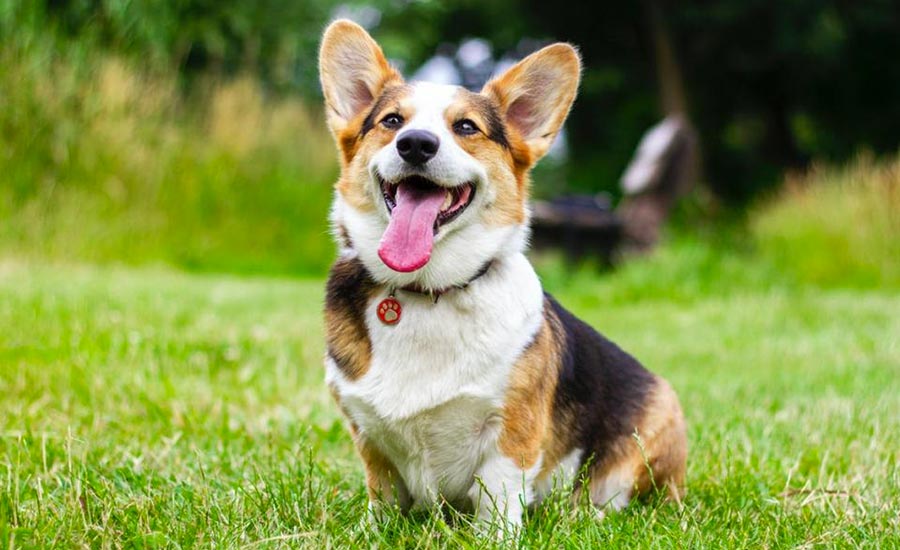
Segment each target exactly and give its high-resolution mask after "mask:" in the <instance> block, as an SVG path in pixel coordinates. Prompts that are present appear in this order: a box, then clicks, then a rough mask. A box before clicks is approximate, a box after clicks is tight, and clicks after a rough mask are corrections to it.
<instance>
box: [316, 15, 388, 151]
mask: <svg viewBox="0 0 900 550" xmlns="http://www.w3.org/2000/svg"><path fill="white" fill-rule="evenodd" d="M319 79H320V80H321V82H322V92H323V93H324V94H325V105H326V110H327V116H328V126H329V127H330V128H331V131H332V132H333V133H334V134H335V136H337V135H338V134H339V133H340V132H341V131H342V130H343V129H344V128H346V126H347V124H348V123H349V122H350V121H351V120H352V119H353V118H354V117H356V116H357V115H359V114H360V113H361V112H362V111H363V110H365V108H366V107H368V106H369V105H371V104H372V103H373V102H374V101H375V98H377V97H378V95H379V94H380V93H381V91H382V90H383V89H384V87H385V85H387V84H388V83H389V82H391V81H394V80H396V81H398V82H400V81H402V80H403V79H402V77H401V76H400V73H398V72H397V71H396V70H395V69H394V68H393V67H391V65H390V63H388V61H387V59H385V57H384V54H383V53H382V51H381V48H380V47H378V44H377V43H376V42H375V40H373V39H372V37H371V36H369V33H367V32H366V30H365V29H363V28H362V27H360V26H359V25H357V24H356V23H354V22H352V21H349V20H347V19H339V20H337V21H335V22H334V23H332V24H331V25H329V26H328V28H327V29H325V34H324V35H323V36H322V46H321V48H320V49H319Z"/></svg>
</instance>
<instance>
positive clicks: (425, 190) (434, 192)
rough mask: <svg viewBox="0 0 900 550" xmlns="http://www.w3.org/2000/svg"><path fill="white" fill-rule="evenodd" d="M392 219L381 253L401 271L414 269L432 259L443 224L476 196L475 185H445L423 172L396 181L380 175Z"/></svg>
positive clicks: (384, 237)
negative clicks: (422, 174) (423, 174)
mask: <svg viewBox="0 0 900 550" xmlns="http://www.w3.org/2000/svg"><path fill="white" fill-rule="evenodd" d="M378 180H379V183H380V184H381V193H382V195H383V196H384V203H385V205H387V209H388V214H390V216H391V219H390V222H389V223H388V226H387V228H386V229H385V230H384V234H383V235H382V236H381V244H380V245H379V248H378V256H379V257H380V258H381V260H382V261H383V262H384V263H385V265H387V266H388V267H390V268H391V269H393V270H394V271H399V272H401V273H409V272H411V271H415V270H417V269H419V268H421V267H422V266H424V265H425V264H427V263H428V260H429V259H431V250H432V248H433V247H434V236H435V234H437V232H438V229H440V227H441V226H442V225H443V224H446V223H449V222H451V221H452V220H454V219H456V218H457V217H458V216H459V215H460V214H462V213H463V212H464V211H465V209H466V208H467V207H468V206H469V205H470V204H471V203H472V199H473V198H474V197H475V185H474V184H472V183H464V184H462V185H457V186H455V187H443V186H440V185H437V184H435V183H434V182H432V181H431V180H429V179H427V178H424V177H422V176H410V177H408V178H404V179H402V180H400V181H398V182H396V183H392V182H387V181H384V180H383V179H382V178H381V177H379V178H378Z"/></svg>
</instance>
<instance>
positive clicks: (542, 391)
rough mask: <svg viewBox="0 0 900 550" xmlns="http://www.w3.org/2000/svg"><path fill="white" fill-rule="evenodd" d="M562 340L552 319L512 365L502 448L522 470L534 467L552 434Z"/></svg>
mask: <svg viewBox="0 0 900 550" xmlns="http://www.w3.org/2000/svg"><path fill="white" fill-rule="evenodd" d="M559 364H560V363H559V342H558V340H557V339H556V338H554V335H553V329H552V327H551V326H550V322H549V321H548V320H547V319H545V320H544V324H543V326H542V327H541V329H540V330H539V331H538V333H537V335H536V336H535V340H534V342H533V343H532V344H531V345H530V346H529V347H528V349H527V350H525V352H524V353H523V354H522V356H521V357H520V358H519V360H518V361H517V362H516V364H515V366H514V367H513V370H512V373H511V375H510V380H509V389H508V390H507V392H506V397H505V399H504V404H503V424H502V429H501V431H500V439H499V441H498V445H499V447H500V451H501V452H502V453H503V454H504V455H506V456H507V457H508V458H510V459H511V460H513V462H515V463H516V464H517V465H518V466H520V467H521V468H523V469H528V468H531V467H532V466H534V464H535V463H536V462H537V460H538V458H539V457H540V455H541V450H542V447H543V446H544V444H545V443H548V442H547V441H546V440H547V439H548V437H547V436H548V435H550V434H552V430H550V426H551V424H552V413H553V396H554V395H555V392H556V382H557V380H558V379H559V376H558V372H553V371H554V370H556V369H558V366H559Z"/></svg>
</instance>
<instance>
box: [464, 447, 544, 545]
mask: <svg viewBox="0 0 900 550" xmlns="http://www.w3.org/2000/svg"><path fill="white" fill-rule="evenodd" d="M538 469H539V466H538V465H537V464H535V465H533V466H532V467H530V468H523V467H521V466H520V461H516V460H514V459H512V458H510V457H508V456H506V455H504V454H503V453H502V452H500V450H499V449H497V450H495V451H494V452H492V453H491V454H490V455H488V456H487V457H486V458H485V460H484V462H483V463H482V464H481V467H480V468H478V470H477V472H476V474H475V483H473V484H472V487H471V488H470V489H469V498H471V499H472V505H473V507H474V509H475V517H476V519H477V520H478V521H479V522H482V523H483V524H486V525H492V526H493V527H495V528H496V532H497V534H498V535H501V536H502V535H503V534H513V533H514V532H515V531H516V530H517V529H518V527H519V526H520V525H521V524H522V513H523V512H524V509H525V507H526V506H528V504H529V503H531V501H532V498H533V495H534V491H533V489H532V487H533V483H534V478H535V476H536V475H537V472H538Z"/></svg>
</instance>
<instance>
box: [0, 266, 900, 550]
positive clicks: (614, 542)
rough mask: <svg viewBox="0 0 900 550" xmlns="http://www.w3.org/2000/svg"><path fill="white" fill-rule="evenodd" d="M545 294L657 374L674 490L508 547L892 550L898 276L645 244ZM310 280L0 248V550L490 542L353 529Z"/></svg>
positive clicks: (555, 276)
mask: <svg viewBox="0 0 900 550" xmlns="http://www.w3.org/2000/svg"><path fill="white" fill-rule="evenodd" d="M564 271H565V270H562V269H555V270H554V269H552V268H547V269H546V270H544V271H542V274H543V275H544V276H545V280H546V282H547V286H548V288H549V289H550V290H551V291H553V292H555V293H556V295H557V297H558V298H559V299H560V300H561V301H562V302H563V303H564V304H567V305H568V306H570V308H571V309H572V310H574V312H575V313H577V314H579V315H581V316H582V317H583V318H585V319H586V320H588V321H589V322H590V323H591V324H593V325H594V326H595V327H597V328H599V329H600V330H601V331H602V332H604V333H605V334H606V335H607V336H609V337H611V338H612V339H613V340H615V341H616V342H618V343H619V344H620V345H622V346H623V347H624V348H625V349H627V350H629V351H630V352H632V353H633V354H634V355H636V356H637V357H638V358H639V359H641V360H642V361H643V362H644V363H645V364H646V365H647V366H648V367H650V368H651V369H652V370H654V371H656V372H658V373H660V374H662V375H663V376H665V377H667V378H668V379H669V380H670V381H671V382H672V384H673V385H674V387H675V388H676V390H677V391H678V393H679V395H680V396H681V400H682V405H683V407H684V409H685V413H686V416H687V420H688V424H689V442H690V455H689V465H688V495H687V497H686V498H685V499H684V502H683V503H682V505H681V506H678V505H675V504H671V503H663V502H660V501H658V500H651V501H650V502H648V503H644V504H639V505H633V506H631V507H630V508H628V509H627V510H625V511H624V512H623V513H621V514H617V515H613V516H611V517H609V518H608V519H607V520H605V521H603V522H597V521H595V520H594V519H593V517H592V515H591V514H590V513H589V512H588V511H587V510H586V509H584V508H581V509H573V508H572V507H570V506H569V505H568V503H567V501H566V499H565V497H564V496H563V495H559V496H557V497H556V498H553V499H551V500H550V501H549V502H547V503H545V504H544V505H543V506H541V507H540V508H538V509H537V510H536V511H534V512H533V513H532V514H531V515H530V516H529V518H528V519H527V520H526V523H525V528H524V532H523V534H522V536H521V539H520V541H519V544H520V546H521V547H523V548H590V547H604V548H691V549H693V548H753V549H757V548H898V547H900V470H898V466H897V461H898V458H900V292H898V291H897V290H879V289H878V288H874V289H868V290H866V289H842V288H839V287H831V288H815V287H810V286H803V285H799V284H793V283H790V282H789V281H783V280H781V279H779V277H778V276H777V275H775V274H772V273H769V272H767V271H766V270H765V269H757V268H756V267H754V266H753V263H752V262H751V261H749V260H746V259H741V258H740V257H737V256H734V257H731V256H727V255H723V256H719V255H715V254H707V253H705V252H703V251H700V252H697V251H696V250H691V249H689V248H688V249H685V248H682V249H678V248H676V249H671V250H668V251H663V252H662V253H661V254H659V255H658V256H657V257H655V258H654V259H652V260H646V261H640V262H635V263H634V264H633V265H629V266H628V267H627V268H626V269H622V270H620V271H617V272H615V273H613V274H609V275H604V276H602V277H599V278H598V277H596V276H588V275H585V274H584V273H582V272H576V273H575V274H571V275H567V274H565V273H564ZM322 289H323V281H322V280H297V279H288V278H284V279H279V278H263V277H237V276H228V275H215V274H189V273H183V272H179V271H175V270H171V269H168V268H154V267H93V266H89V265H82V264H74V265H73V264H54V263H42V262H35V261H34V260H16V259H7V260H3V261H0V547H4V548H81V547H84V548H118V547H126V548H196V547H201V548H202V547H217V548H282V547H283V548H296V547H304V548H348V547H371V546H373V545H379V546H380V547H382V548H401V547H405V548H444V547H447V548H457V547H463V548H467V547H471V548H490V547H493V546H495V545H497V546H499V544H498V543H497V542H496V541H494V540H491V539H488V538H485V537H482V536H479V535H478V534H477V532H476V531H475V530H474V529H472V527H471V525H469V523H468V518H466V517H465V516H458V515H455V514H452V513H449V512H448V513H447V514H444V515H442V514H419V515H415V516H413V517H411V518H406V517H400V516H397V515H392V516H391V517H389V518H388V520H387V522H386V523H385V524H384V525H382V526H381V528H380V529H377V530H376V529H373V528H371V527H367V526H366V525H365V521H364V520H365V511H366V499H365V492H364V489H363V474H362V470H361V467H360V465H359V464H358V462H357V460H356V459H355V457H354V453H353V449H352V446H351V443H350V439H349V437H348V435H347V433H346V431H345V430H344V429H343V426H342V424H341V420H340V417H339V415H338V412H337V409H336V407H335V406H334V405H333V404H332V403H331V400H330V397H329V395H328V392H327V391H326V389H325V387H324V384H323V381H322V379H323V367H322V360H321V359H322V356H323V344H322V327H321V322H320V309H321V303H322Z"/></svg>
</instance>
